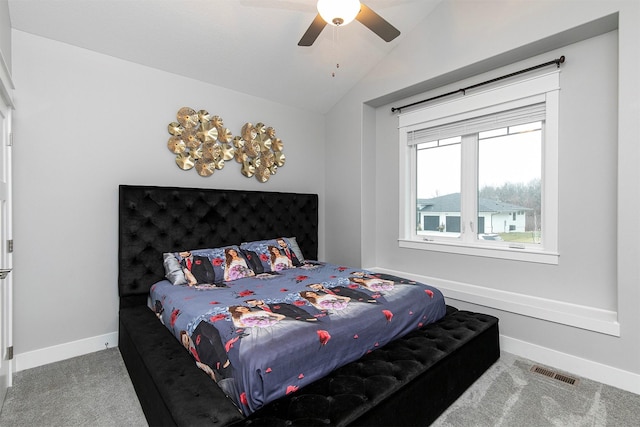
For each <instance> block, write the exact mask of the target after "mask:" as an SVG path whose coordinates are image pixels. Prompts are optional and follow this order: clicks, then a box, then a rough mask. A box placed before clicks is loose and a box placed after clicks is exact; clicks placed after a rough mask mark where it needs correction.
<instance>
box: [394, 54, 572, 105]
mask: <svg viewBox="0 0 640 427" xmlns="http://www.w3.org/2000/svg"><path fill="white" fill-rule="evenodd" d="M563 62H564V55H563V56H561V57H560V58H558V59H554V60H553V61H549V62H545V63H544V64H538V65H534V66H533V67H529V68H525V69H524V70H520V71H515V72H513V73H510V74H505V75H504V76H500V77H496V78H495V79H491V80H487V81H484V82H482V83H476V84H474V85H471V86H467V87H464V88H462V89H458V90H454V91H452V92H448V93H443V94H442V95H438V96H434V97H432V98H428V99H423V100H422V101H417V102H414V103H411V104H407V105H403V106H402V107H392V108H391V112H392V113H395V112H396V111H401V110H402V109H403V108H409V107H413V106H415V105H419V104H423V103H425V102H429V101H434V100H436V99H440V98H444V97H445V96H450V95H455V94H456V93H460V92H462V94H463V95H466V91H468V90H469V89H475V88H477V87H479V86H484V85H487V84H489V83H494V82H497V81H500V80H504V79H508V78H509V77H513V76H517V75H519V74H524V73H528V72H529V71H533V70H537V69H538V68H543V67H547V66H549V65H551V64H556V66H557V67H558V68H560V64H562V63H563Z"/></svg>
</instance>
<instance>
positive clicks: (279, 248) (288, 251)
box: [240, 237, 304, 272]
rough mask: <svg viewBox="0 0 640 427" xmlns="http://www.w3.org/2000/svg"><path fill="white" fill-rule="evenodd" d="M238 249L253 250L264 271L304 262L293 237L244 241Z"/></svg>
mask: <svg viewBox="0 0 640 427" xmlns="http://www.w3.org/2000/svg"><path fill="white" fill-rule="evenodd" d="M240 249H242V250H243V251H245V253H248V252H249V251H250V252H254V253H255V254H256V255H257V256H258V258H259V259H260V263H261V264H262V268H263V270H264V271H265V272H267V271H280V270H286V269H288V268H293V267H298V266H299V265H301V264H302V263H303V262H304V258H303V257H302V252H301V251H300V248H299V247H298V242H297V241H296V240H295V238H289V237H277V238H274V239H269V240H257V241H255V242H244V243H242V244H241V245H240Z"/></svg>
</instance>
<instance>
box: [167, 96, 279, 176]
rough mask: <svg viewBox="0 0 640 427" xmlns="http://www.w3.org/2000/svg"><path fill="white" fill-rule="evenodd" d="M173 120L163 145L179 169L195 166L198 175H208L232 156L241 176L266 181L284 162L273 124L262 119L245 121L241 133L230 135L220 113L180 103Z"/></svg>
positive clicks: (222, 165)
mask: <svg viewBox="0 0 640 427" xmlns="http://www.w3.org/2000/svg"><path fill="white" fill-rule="evenodd" d="M177 120H178V121H177V122H171V123H169V127H168V130H169V133H170V134H171V135H172V136H171V137H170V138H169V142H168V143H167V147H168V148H169V151H171V152H172V153H174V154H175V155H176V164H177V165H178V167H180V169H183V170H190V169H193V168H194V167H195V169H196V171H197V172H198V174H199V175H201V176H211V175H212V174H213V173H214V172H215V170H216V169H222V168H224V165H225V162H226V161H229V160H231V159H233V158H235V159H236V161H237V162H238V163H240V164H241V165H242V169H241V172H242V174H243V175H244V176H246V177H247V178H251V177H252V176H255V177H256V179H257V180H258V181H260V182H267V181H268V180H269V178H270V177H271V175H274V174H275V173H276V171H277V169H278V167H281V166H283V165H284V162H285V156H284V153H283V152H282V150H283V148H284V145H283V143H282V140H281V139H279V138H276V131H275V129H274V128H272V127H267V126H265V125H264V124H263V123H257V124H256V125H255V126H254V125H252V124H251V123H245V125H244V126H243V127H242V131H241V136H235V137H234V136H233V135H232V133H231V131H230V130H229V129H227V128H225V127H224V123H223V120H222V118H221V117H220V116H211V115H210V114H209V113H208V112H207V111H205V110H199V111H198V112H196V111H195V110H194V109H192V108H189V107H183V108H181V109H180V110H178V114H177Z"/></svg>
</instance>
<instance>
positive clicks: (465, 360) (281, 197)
mask: <svg viewBox="0 0 640 427" xmlns="http://www.w3.org/2000/svg"><path fill="white" fill-rule="evenodd" d="M119 191H120V202H119V253H118V267H119V274H118V292H119V297H120V311H119V336H118V345H119V349H120V353H121V354H122V357H123V360H124V362H125V365H126V367H127V370H128V372H129V375H130V377H131V380H132V382H133V385H134V388H135V390H136V393H137V395H138V398H139V400H140V403H141V405H142V409H143V411H144V413H145V416H146V418H147V421H148V422H149V424H150V425H152V426H156V425H157V426H174V425H179V426H302V425H305V426H308V425H330V426H334V425H336V426H345V425H354V426H355V425H361V426H383V425H393V426H400V425H420V426H424V425H428V424H430V423H431V422H432V421H434V420H435V419H436V418H437V417H438V416H439V415H440V414H441V413H442V412H443V411H444V410H445V409H446V408H447V407H448V406H449V405H450V404H451V403H453V401H455V399H457V398H458V397H459V396H460V395H461V394H462V393H463V392H464V390H466V389H467V388H468V387H469V386H470V385H471V384H472V383H473V382H474V381H475V380H476V379H477V378H478V377H479V376H480V375H482V373H483V372H485V371H486V370H487V369H488V368H489V367H490V366H491V365H492V364H493V363H494V362H495V361H496V360H497V359H498V358H499V356H500V348H499V343H498V319H496V318H495V317H492V316H488V315H484V314H480V313H471V312H467V311H458V310H457V309H455V308H453V307H447V315H446V316H445V317H444V318H443V319H442V320H440V321H438V322H436V323H434V324H431V325H427V326H425V327H423V328H421V329H419V330H416V331H413V332H411V333H409V334H408V335H406V336H405V337H403V338H400V339H398V340H396V341H393V342H391V343H389V344H387V345H386V346H384V347H382V348H380V349H378V350H376V351H373V352H371V353H369V354H367V355H366V356H364V357H363V358H361V359H359V360H357V361H355V362H351V363H348V364H346V365H344V366H343V367H341V368H339V369H337V370H335V371H333V372H332V373H330V374H329V375H328V376H326V377H325V378H322V379H320V380H318V381H316V382H314V383H313V384H310V385H309V386H307V387H305V388H302V389H300V390H298V391H296V392H295V393H292V394H290V395H287V396H285V397H283V398H281V399H278V400H276V401H274V402H271V403H269V404H267V405H265V406H264V407H263V408H261V409H260V410H258V411H257V412H255V413H253V414H252V415H251V416H249V417H244V416H243V415H242V414H241V413H240V411H239V410H238V409H237V408H236V406H235V405H234V403H232V401H231V400H230V399H229V398H227V397H226V396H225V395H224V393H223V392H222V390H221V389H220V388H219V387H218V386H217V385H216V384H215V383H214V382H213V381H211V379H210V378H209V377H208V376H207V375H206V374H204V372H202V371H201V370H200V369H199V368H197V367H196V365H195V363H194V360H193V358H192V357H191V355H189V354H188V353H187V351H185V350H184V348H183V347H182V346H181V344H180V343H179V342H178V341H177V340H176V339H175V338H174V337H173V335H172V334H171V333H170V332H169V331H168V330H167V329H166V328H165V327H164V326H163V325H162V324H161V323H160V322H159V321H158V319H157V318H156V316H155V314H154V313H153V311H151V310H150V309H148V308H147V306H146V303H147V301H146V299H147V295H148V292H149V288H150V287H151V285H153V284H154V283H156V282H157V281H159V280H162V279H163V278H164V268H163V264H162V253H163V252H173V251H177V250H180V249H184V248H206V247H219V246H223V245H227V244H239V243H241V242H243V241H252V240H261V239H269V238H274V237H277V236H286V237H291V236H295V237H296V238H297V240H298V243H299V245H300V248H301V250H302V253H303V254H304V256H305V258H307V259H317V255H318V249H317V247H318V234H317V226H318V196H317V195H315V194H298V193H279V192H258V191H237V190H217V189H194V188H178V187H153V186H130V185H121V186H120V190H119Z"/></svg>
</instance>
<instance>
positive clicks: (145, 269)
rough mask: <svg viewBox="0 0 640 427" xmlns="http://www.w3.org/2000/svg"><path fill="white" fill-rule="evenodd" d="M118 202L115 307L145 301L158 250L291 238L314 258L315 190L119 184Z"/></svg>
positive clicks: (157, 276)
mask: <svg viewBox="0 0 640 427" xmlns="http://www.w3.org/2000/svg"><path fill="white" fill-rule="evenodd" d="M119 206H120V207H119V233H118V236H119V244H118V269H119V270H118V293H119V296H120V307H121V308H123V307H129V306H133V305H140V304H146V297H147V294H148V293H149V288H150V287H151V285H153V284H154V283H156V282H158V281H159V280H162V279H163V278H164V266H163V263H162V254H163V253H164V252H175V251H178V250H183V249H195V248H213V247H220V246H224V245H228V244H240V243H242V242H246V241H252V240H262V239H269V238H274V237H278V236H284V237H292V236H295V237H296V238H297V240H298V244H299V246H300V249H301V250H302V253H303V255H304V256H305V258H308V259H317V256H318V196H317V195H316V194H297V193H278V192H263V191H238V190H216V189H202V188H179V187H154V186H132V185H121V186H120V205H119Z"/></svg>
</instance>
